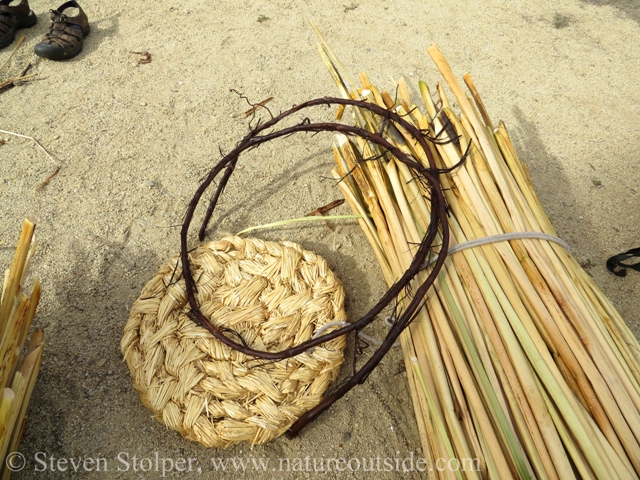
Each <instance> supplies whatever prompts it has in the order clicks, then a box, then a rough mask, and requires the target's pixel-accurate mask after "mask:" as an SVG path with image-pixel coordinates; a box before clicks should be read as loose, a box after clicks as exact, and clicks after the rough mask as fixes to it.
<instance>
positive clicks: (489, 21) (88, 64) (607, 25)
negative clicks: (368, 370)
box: [0, 0, 640, 479]
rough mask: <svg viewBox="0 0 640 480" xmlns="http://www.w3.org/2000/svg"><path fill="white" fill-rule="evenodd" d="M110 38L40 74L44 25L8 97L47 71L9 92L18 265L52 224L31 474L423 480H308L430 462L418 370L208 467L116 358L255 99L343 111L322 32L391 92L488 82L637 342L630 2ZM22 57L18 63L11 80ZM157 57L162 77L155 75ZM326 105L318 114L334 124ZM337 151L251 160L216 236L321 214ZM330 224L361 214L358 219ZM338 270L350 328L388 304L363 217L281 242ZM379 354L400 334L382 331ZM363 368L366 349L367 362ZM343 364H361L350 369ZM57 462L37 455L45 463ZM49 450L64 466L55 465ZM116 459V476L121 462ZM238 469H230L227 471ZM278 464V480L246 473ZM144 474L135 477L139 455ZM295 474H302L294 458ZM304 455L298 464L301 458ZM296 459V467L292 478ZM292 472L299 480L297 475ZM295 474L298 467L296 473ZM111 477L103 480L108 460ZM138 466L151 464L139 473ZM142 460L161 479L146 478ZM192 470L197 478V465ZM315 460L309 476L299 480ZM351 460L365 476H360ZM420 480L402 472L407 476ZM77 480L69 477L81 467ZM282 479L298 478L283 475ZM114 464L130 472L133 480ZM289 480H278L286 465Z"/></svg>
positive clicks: (364, 9)
mask: <svg viewBox="0 0 640 480" xmlns="http://www.w3.org/2000/svg"><path fill="white" fill-rule="evenodd" d="M82 5H83V7H84V8H85V10H86V12H87V14H88V15H89V19H90V22H91V26H92V33H91V35H90V36H89V37H88V38H87V40H86V44H85V48H84V51H83V53H82V54H81V55H79V56H78V57H77V58H75V59H72V60H70V61H67V62H63V63H55V62H51V61H46V60H41V59H38V58H37V57H35V56H34V55H33V53H32V52H33V47H34V45H35V44H36V43H37V42H38V40H39V38H40V36H41V35H42V34H43V33H44V32H45V31H46V29H47V27H48V23H49V19H48V14H47V12H48V10H49V9H50V8H55V7H56V6H57V5H54V4H51V3H49V2H44V1H43V0H32V2H31V8H32V9H33V10H34V11H35V12H36V14H37V15H38V20H39V23H38V24H37V25H36V26H35V27H33V28H31V29H27V30H23V31H22V33H23V34H25V35H26V36H27V40H26V42H25V44H24V45H23V46H22V47H21V48H20V49H19V51H18V53H17V55H16V56H15V57H14V59H12V60H11V62H10V63H9V65H8V66H7V67H6V68H5V69H4V70H3V71H2V72H0V80H2V79H5V78H9V77H12V76H15V75H17V74H18V73H19V72H20V71H21V70H22V69H23V68H24V67H25V66H26V65H27V64H28V63H29V62H34V66H33V68H32V70H31V71H32V72H36V73H38V77H37V80H35V81H32V82H30V83H26V84H24V85H22V86H18V87H15V88H13V89H11V90H9V91H6V92H4V93H1V94H0V129H2V130H9V131H12V132H17V133H20V134H23V135H29V136H34V137H36V138H37V139H38V140H39V141H40V142H42V144H43V145H44V146H45V147H46V148H47V149H48V150H49V151H50V152H51V153H52V154H53V156H54V157H55V159H56V161H58V162H60V164H61V165H62V168H61V171H60V173H59V175H58V176H57V177H55V178H54V179H53V180H52V181H51V182H50V184H49V185H48V186H46V187H45V188H43V189H42V190H40V191H36V188H37V187H38V185H40V184H41V182H42V181H43V180H45V179H46V178H47V177H48V176H49V175H50V174H52V173H53V172H54V170H55V168H56V166H55V164H54V163H53V162H52V161H51V160H49V159H48V158H47V157H46V156H45V155H44V153H43V152H42V151H41V150H39V149H38V148H37V147H36V146H35V145H34V143H33V142H31V141H30V140H27V139H23V138H17V137H14V136H11V135H6V134H0V139H1V140H5V141H6V143H5V144H4V145H2V146H0V182H1V183H0V225H1V228H0V265H2V268H5V267H6V266H7V265H8V264H9V262H10V259H11V256H12V254H13V249H14V245H15V242H16V240H17V237H18V233H19V229H20V225H21V222H22V219H23V218H24V217H31V218H34V219H36V220H37V222H38V227H37V238H38V242H39V250H38V253H37V255H36V257H35V259H34V262H33V266H32V276H34V277H35V276H37V277H39V278H40V279H41V280H42V285H43V292H44V294H43V297H42V301H41V304H40V307H39V310H38V315H37V318H36V320H35V326H37V327H42V328H44V329H45V332H46V337H45V338H46V343H47V346H46V350H45V356H44V364H43V367H42V371H41V374H40V378H39V381H38V383H37V385H36V389H35V391H34V395H33V399H32V402H31V406H30V411H29V421H28V425H27V428H26V431H25V434H24V438H23V441H22V444H21V447H20V451H21V452H22V453H23V454H24V455H25V456H26V458H27V466H26V468H25V470H24V471H23V472H21V473H20V474H15V478H24V479H27V478H29V479H31V478H34V479H35V478H38V479H39V478H96V479H97V478H158V477H160V476H161V475H162V472H161V471H160V472H158V471H155V464H154V465H153V470H152V471H151V472H147V473H145V472H142V471H138V472H134V464H133V457H134V456H137V458H138V459H139V460H140V459H143V458H149V459H152V460H153V461H154V462H155V456H156V454H157V455H158V458H160V459H162V458H170V459H173V460H174V461H178V459H179V458H185V459H189V458H194V459H196V460H195V461H194V462H195V463H194V462H192V463H191V466H192V471H190V472H189V471H186V472H178V471H176V470H177V466H178V463H176V464H175V466H174V469H173V471H169V472H167V473H166V476H167V478H174V477H175V478H182V477H185V476H186V477H187V478H191V477H194V478H195V477H196V476H198V473H199V472H200V473H201V476H202V477H204V478H249V479H252V478H256V479H257V478H286V479H288V478H291V479H293V478H419V477H420V475H419V474H418V473H416V472H395V471H392V472H377V473H375V474H374V475H373V476H371V475H372V474H371V473H365V472H363V471H361V470H360V471H357V472H351V471H348V470H347V471H344V472H336V471H331V472H326V473H324V474H318V473H314V472H313V471H306V470H307V467H306V465H305V464H304V460H305V459H306V458H307V457H309V458H310V459H314V458H315V459H322V458H324V459H327V458H332V457H333V458H344V459H347V460H348V459H351V458H362V457H366V458H374V459H375V458H376V457H380V458H392V459H394V460H393V461H394V462H395V459H396V458H397V459H399V460H400V461H402V460H403V459H405V458H410V456H411V455H413V456H414V457H415V458H417V457H419V456H420V454H421V449H420V441H419V437H418V433H417V429H416V426H415V422H414V418H413V409H412V406H411V400H410V397H409V393H408V391H407V383H406V374H405V372H404V366H403V362H402V356H401V353H400V352H399V351H398V350H396V351H393V352H391V353H390V354H389V356H388V357H387V358H385V360H384V362H383V364H382V365H381V367H380V368H378V369H377V370H376V371H375V372H374V373H373V374H372V375H371V376H370V377H369V379H368V380H367V382H366V383H365V384H364V385H362V386H360V387H359V388H356V389H355V390H353V391H352V392H351V393H350V394H349V395H347V396H346V397H345V398H344V399H342V400H341V401H339V402H338V403H337V404H335V405H334V406H333V407H332V408H331V409H330V411H328V412H327V413H325V414H324V415H322V416H321V417H320V418H319V419H318V420H317V421H316V422H315V423H314V424H312V425H311V426H309V427H308V428H307V429H306V430H304V431H303V432H302V434H301V436H300V437H299V438H296V439H294V440H288V439H286V438H280V439H278V440H276V441H274V442H272V443H271V444H268V445H265V446H256V447H254V448H253V449H252V450H251V449H250V448H249V446H248V445H239V446H237V447H233V448H230V449H228V450H225V451H221V450H210V449H206V448H203V447H201V446H199V445H197V444H193V443H190V442H188V441H186V440H184V439H182V438H181V437H180V436H179V435H178V434H176V433H174V432H172V431H169V430H166V429H165V428H164V426H162V425H160V424H159V423H158V422H157V421H156V420H154V419H153V418H152V417H151V415H150V413H149V411H148V410H147V409H146V408H145V407H144V406H143V405H142V404H141V402H140V399H139V397H138V394H137V393H136V391H135V390H134V389H133V387H132V385H131V381H130V377H129V372H128V370H127V368H126V365H125V364H124V363H123V362H122V356H121V354H120V350H119V341H120V338H121V335H122V329H123V326H124V324H125V322H126V320H127V315H128V309H129V307H130V306H131V304H132V302H133V301H134V300H135V298H136V297H137V295H138V293H139V292H140V290H141V288H142V286H143V285H144V284H145V283H146V281H147V280H149V279H150V278H151V277H152V275H153V273H154V272H155V270H156V269H157V268H158V267H159V266H160V265H161V264H162V263H163V262H164V261H165V259H167V258H168V257H169V256H170V255H172V254H174V253H176V252H177V251H178V247H179V236H178V229H177V228H176V225H178V224H179V223H180V222H181V220H182V216H183V214H184V211H185V208H186V205H187V203H188V201H189V199H190V198H191V196H192V194H193V192H194V191H195V189H196V187H197V185H198V184H199V180H200V179H201V178H202V176H203V175H204V174H205V173H206V172H207V171H208V170H209V169H210V168H211V167H212V166H213V165H214V164H215V163H216V162H217V160H218V159H219V158H220V153H219V150H220V149H222V151H229V149H231V148H232V147H233V146H234V145H235V143H236V142H237V141H239V140H240V139H241V138H242V136H243V135H244V134H245V133H246V132H247V129H248V121H247V119H245V118H244V117H243V115H242V113H243V112H244V111H245V110H246V109H247V108H248V107H247V105H246V103H245V101H244V100H242V99H240V98H239V97H238V95H236V94H235V93H232V92H230V90H231V89H235V90H237V91H239V92H243V93H244V94H246V95H247V96H248V97H249V98H250V99H251V100H253V101H254V102H258V101H261V100H263V99H265V98H267V97H274V100H273V101H272V102H271V103H270V104H269V107H270V108H272V110H274V111H276V112H277V111H280V110H284V109H286V108H288V107H290V106H291V105H293V104H297V103H300V102H303V101H305V100H308V99H311V98H315V97H320V96H327V95H328V96H331V95H336V94H337V92H336V90H335V87H334V84H333V82H332V80H331V78H330V76H329V75H328V73H327V72H326V70H325V67H324V65H323V63H322V61H321V60H320V58H319V56H318V54H317V50H316V39H315V36H314V33H313V31H312V29H311V28H310V27H309V24H308V23H307V19H312V20H313V21H314V22H315V23H316V24H317V25H318V27H319V28H320V29H321V30H322V31H323V32H324V33H325V36H326V38H327V39H328V41H329V42H330V43H331V45H332V46H333V48H334V51H335V52H336V54H337V55H338V56H339V58H340V59H341V60H342V61H343V63H344V65H345V66H346V67H347V68H348V69H350V71H351V73H353V74H354V75H355V74H357V73H358V72H359V71H360V70H365V71H367V72H368V73H369V75H370V77H371V79H372V81H373V82H374V83H376V84H377V85H379V86H381V87H382V86H384V87H387V88H392V84H391V79H392V78H395V79H397V78H399V77H400V76H404V77H405V78H406V79H407V81H408V82H409V84H410V85H411V88H412V94H413V95H414V96H415V97H416V98H419V97H418V91H417V80H418V79H424V80H426V81H427V82H428V83H429V84H430V85H431V86H434V85H435V83H436V82H437V81H439V80H440V79H439V76H438V74H437V71H436V69H435V67H434V66H433V65H432V63H431V61H430V59H429V57H428V55H427V53H426V48H427V46H428V45H429V44H430V43H431V42H432V41H435V42H436V43H437V44H438V45H439V46H440V48H441V50H442V51H443V52H444V53H445V55H446V56H447V58H448V60H449V62H450V63H451V65H452V67H453V69H454V72H455V73H456V74H458V75H462V74H463V73H464V72H466V71H468V72H470V73H471V74H472V75H473V78H474V80H475V82H476V85H477V87H478V89H479V90H480V93H481V95H482V96H483V99H484V103H485V105H486V106H487V108H488V111H489V113H490V115H491V116H492V118H493V119H494V120H499V119H502V120H504V121H505V122H506V124H507V127H508V128H509V129H510V131H511V133H512V136H513V137H514V141H515V144H516V148H517V150H518V153H519V155H520V156H521V158H522V160H524V161H525V162H527V164H528V165H529V168H530V170H531V174H532V177H533V182H534V185H535V186H536V189H537V191H538V194H539V196H540V198H541V200H542V203H543V205H544V207H545V209H546V211H547V212H548V214H549V216H550V218H551V220H552V222H553V224H554V225H555V227H556V228H557V230H558V233H559V235H560V236H561V237H562V238H564V239H565V240H566V241H567V242H568V243H569V244H570V245H571V248H572V251H573V254H574V256H575V257H576V258H577V259H578V260H579V261H580V262H581V263H583V264H584V266H585V268H587V269H588V272H589V273H590V274H591V275H592V276H593V277H594V279H595V281H596V282H597V283H598V284H599V285H600V286H601V288H602V289H603V290H604V291H605V293H606V294H607V295H608V296H609V298H611V300H612V301H613V303H614V304H615V305H616V307H617V308H618V309H619V311H620V312H621V314H622V316H623V318H625V320H626V321H627V322H628V324H629V326H630V327H631V328H632V330H633V331H634V332H635V334H636V335H638V334H639V333H640V323H639V318H638V314H637V311H638V291H639V287H640V280H639V279H640V274H638V273H636V272H631V274H630V275H629V276H628V277H627V278H625V279H620V278H617V277H614V276H613V275H611V274H609V273H608V272H607V271H606V269H605V267H604V263H605V260H606V258H607V257H608V256H610V255H612V254H616V253H619V252H620V251H623V250H626V249H628V248H632V247H637V246H640V236H639V235H638V230H639V229H638V225H639V224H640V214H639V213H638V212H639V210H638V200H639V197H640V193H639V190H640V173H639V172H640V169H639V168H638V165H639V162H638V160H639V154H638V152H640V116H639V115H638V113H639V106H640V89H639V88H638V78H640V49H639V48H637V47H638V45H640V25H639V22H640V9H639V8H638V7H637V6H636V4H635V2H632V1H631V0H620V1H618V2H606V1H595V0H591V1H581V0H568V1H566V2H525V1H510V2H506V1H499V0H484V1H482V2H479V1H458V2H450V1H444V0H439V1H438V0H429V1H417V0H414V1H409V0H407V1H396V0H355V1H354V2H353V3H351V2H350V3H345V2H344V0H343V1H342V2H332V1H329V0H321V1H318V2H309V4H303V2H291V1H284V0H277V1H271V2H267V1H264V0H258V1H254V2H248V1H242V2H232V1H228V0H222V1H217V2H207V1H204V0H194V1H192V2H188V3H186V4H179V3H175V2H168V1H165V0H159V1H157V2H136V1H133V0H124V1H118V2H116V1H112V0H105V1H102V2H86V3H83V4H82ZM10 50H11V47H9V48H6V49H4V50H2V52H0V64H2V63H3V62H4V61H5V60H6V59H7V57H8V55H9V52H10ZM131 52H149V53H150V54H151V56H152V61H151V63H148V64H139V63H138V59H139V58H140V57H139V56H138V55H135V54H132V53H131ZM331 116H332V115H331V112H330V111H328V110H327V109H319V110H318V111H317V116H316V117H314V118H317V119H320V118H326V119H329V118H331ZM330 149H331V138H330V136H329V135H318V136H314V137H311V136H306V137H305V136H300V137H294V138H291V139H288V140H285V141H280V142H278V143H277V144H273V145H267V146H264V147H262V148H260V149H259V150H256V151H255V152H252V153H251V154H250V155H247V156H246V157H244V158H243V159H242V160H241V162H240V165H241V167H242V168H243V169H242V170H241V171H239V173H238V174H237V175H236V176H235V177H234V178H233V179H232V181H231V183H230V184H229V187H228V189H227V191H226V192H225V195H224V197H223V199H222V202H221V205H220V209H219V210H218V211H217V215H216V216H215V218H214V221H213V222H212V224H211V226H210V229H209V232H208V233H209V238H216V237H218V236H220V235H221V234H222V233H225V232H237V231H239V230H241V229H243V228H245V227H248V226H251V225H256V224H262V223H267V222H271V221H276V220H282V219H287V218H293V217H297V216H301V215H304V214H305V213H308V212H309V211H312V210H314V209H316V208H318V207H319V206H321V205H325V204H327V203H329V202H331V201H332V200H335V199H337V198H341V196H340V193H339V190H338V188H337V186H336V185H335V183H334V182H333V181H332V180H329V179H328V178H327V177H328V176H329V171H330V168H331V165H332V157H331V150H330ZM336 213H350V212H348V209H347V208H346V207H344V206H343V207H341V208H340V209H338V210H336ZM260 236H261V237H262V238H266V239H276V240H278V239H283V238H286V239H289V240H293V241H296V242H299V243H301V244H302V245H303V246H304V247H305V248H307V249H311V250H314V251H316V252H317V253H319V254H321V255H323V256H324V257H325V258H326V259H327V260H328V261H329V263H330V265H331V266H332V268H333V269H334V271H335V272H336V273H337V274H338V275H339V277H340V278H341V279H342V280H343V282H344V285H345V289H346V293H347V307H348V313H349V315H350V317H351V318H354V319H355V318H357V317H358V316H359V315H362V314H363V313H364V312H366V311H367V309H368V308H369V307H371V306H372V305H373V304H374V302H375V301H376V300H377V299H378V298H379V297H380V295H381V294H382V293H383V292H384V289H385V286H384V283H383V280H382V275H381V273H380V272H379V269H378V266H377V263H376V261H375V257H374V255H373V253H372V252H371V251H370V249H369V246H368V244H367V243H366V240H365V238H364V236H363V235H362V234H361V232H360V230H359V227H358V226H357V225H356V224H355V223H354V222H349V221H348V222H342V223H333V224H332V229H331V230H330V229H328V228H327V227H326V226H325V225H323V224H321V223H317V224H314V225H305V226H300V225H297V226H293V227H288V228H279V229H274V230H270V231H265V232H263V233H261V234H260ZM372 331H373V332H374V333H377V334H378V335H380V336H381V335H382V334H383V332H384V327H383V326H376V327H375V328H373V329H372ZM350 354H351V352H348V355H350ZM345 368H351V361H349V362H347V365H346V366H345ZM38 452H40V453H38ZM36 455H39V457H37V458H40V459H41V460H44V461H46V462H47V463H46V465H47V466H46V470H45V471H38V470H42V469H44V467H43V464H42V463H40V462H38V461H37V459H36ZM119 455H121V456H120V459H119V458H118V456H119ZM52 457H53V458H54V464H53V466H54V468H56V469H57V470H59V468H58V467H59V466H60V465H59V464H57V463H56V462H57V459H59V458H62V459H70V458H72V457H73V458H74V459H76V461H77V460H78V459H79V458H83V459H86V458H93V459H96V458H104V459H106V460H107V462H108V463H107V468H108V470H109V471H108V472H104V471H103V472H88V471H85V470H83V467H80V471H78V472H75V473H70V471H69V470H73V466H72V465H71V463H68V464H67V466H66V468H67V469H68V471H67V472H60V471H55V472H53V471H52V467H51V465H52V464H51V463H50V460H51V458H52ZM232 458H235V459H236V460H237V461H238V464H237V465H236V467H237V468H238V471H236V468H235V467H234V466H233V465H232V464H231V463H229V464H228V465H227V469H226V471H225V472H224V473H222V472H218V473H216V472H215V466H214V465H213V464H212V463H211V459H217V460H220V459H223V460H225V459H229V460H231V459H232ZM251 458H255V459H266V460H268V462H270V463H269V464H268V466H267V467H266V472H262V471H260V470H261V469H260V468H255V467H254V465H253V464H252V463H250V464H249V465H247V466H246V471H242V470H243V468H242V464H240V462H239V460H238V459H244V461H246V460H247V459H249V460H250V459H251ZM127 459H128V463H125V462H124V460H127ZM279 459H284V460H282V461H281V460H279ZM296 459H298V460H296ZM281 462H282V463H281ZM287 462H289V464H290V468H289V469H287ZM296 462H297V463H296ZM101 465H102V464H101ZM138 465H140V464H138ZM145 465H146V464H145ZM179 465H180V466H182V465H183V464H179ZM295 465H298V466H299V467H300V468H299V470H300V469H301V470H302V471H293V470H294V469H295ZM354 465H355V463H354ZM407 465H408V464H407ZM63 466H64V464H63ZM281 466H282V467H283V468H282V469H281V468H280V467H281ZM118 469H120V471H118ZM274 469H275V470H274Z"/></svg>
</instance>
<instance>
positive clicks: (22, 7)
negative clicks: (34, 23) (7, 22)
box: [0, 0, 31, 17]
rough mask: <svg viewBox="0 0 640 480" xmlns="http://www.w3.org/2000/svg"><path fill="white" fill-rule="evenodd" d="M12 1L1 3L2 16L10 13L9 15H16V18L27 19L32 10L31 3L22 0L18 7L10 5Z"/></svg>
mask: <svg viewBox="0 0 640 480" xmlns="http://www.w3.org/2000/svg"><path fill="white" fill-rule="evenodd" d="M9 3H11V0H8V1H7V0H3V1H0V14H1V13H8V14H9V15H15V16H16V17H27V16H29V12H30V11H31V9H30V8H29V2H27V1H26V0H22V2H20V3H19V4H18V5H9Z"/></svg>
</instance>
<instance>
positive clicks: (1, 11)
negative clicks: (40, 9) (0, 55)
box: [0, 0, 37, 48]
mask: <svg viewBox="0 0 640 480" xmlns="http://www.w3.org/2000/svg"><path fill="white" fill-rule="evenodd" d="M11 2H13V0H0V48H4V47H6V46H7V45H11V43H13V40H14V39H15V38H16V32H17V31H18V30H19V29H21V28H28V27H33V26H34V25H35V24H36V21H37V19H36V15H35V13H33V10H31V9H30V8H29V2H28V0H22V1H21V2H20V3H19V4H18V5H14V6H10V5H9V4H10V3H11Z"/></svg>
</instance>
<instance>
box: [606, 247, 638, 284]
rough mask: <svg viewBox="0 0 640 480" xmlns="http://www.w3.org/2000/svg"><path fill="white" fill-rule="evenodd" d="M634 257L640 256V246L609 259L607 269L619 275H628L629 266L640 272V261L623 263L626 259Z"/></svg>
mask: <svg viewBox="0 0 640 480" xmlns="http://www.w3.org/2000/svg"><path fill="white" fill-rule="evenodd" d="M634 257H638V258H640V248H632V249H631V250H627V251H626V252H624V253H620V254H619V255H614V256H613V257H611V258H610V259H609V260H607V270H609V271H610V272H611V273H613V274H614V275H617V276H619V277H626V276H627V268H630V269H632V270H635V271H636V272H640V261H639V262H636V263H631V264H629V263H623V262H624V261H625V260H629V259H630V258H634Z"/></svg>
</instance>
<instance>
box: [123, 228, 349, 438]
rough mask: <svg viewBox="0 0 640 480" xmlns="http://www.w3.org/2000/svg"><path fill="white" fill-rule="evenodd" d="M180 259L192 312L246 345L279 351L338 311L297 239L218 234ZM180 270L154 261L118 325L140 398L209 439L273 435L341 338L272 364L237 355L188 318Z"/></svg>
mask: <svg viewBox="0 0 640 480" xmlns="http://www.w3.org/2000/svg"><path fill="white" fill-rule="evenodd" d="M190 262H191V269H192V275H193V278H194V280H195V282H196V287H197V292H196V299H197V301H198V305H199V306H200V310H201V311H202V313H203V314H204V315H206V316H207V318H209V320H210V322H211V323H212V324H213V325H214V326H215V327H216V328H219V329H220V330H221V331H223V332H229V333H228V334H227V335H228V336H229V338H231V339H233V340H235V341H239V337H238V335H240V336H241V337H242V341H243V342H244V343H245V344H246V345H247V346H248V347H251V348H253V349H258V350H266V351H269V352H277V351H281V350H284V349H287V348H290V347H292V346H295V345H299V344H300V343H302V342H304V341H306V340H309V339H311V338H312V337H313V335H314V334H315V333H316V332H317V331H318V330H319V329H320V328H321V327H322V326H323V325H325V324H327V323H330V322H343V321H345V320H346V314H345V312H344V308H343V305H344V290H343V288H342V284H341V283H340V281H339V280H338V279H337V278H336V277H335V276H334V275H333V273H332V272H331V270H329V268H328V266H327V262H326V261H325V260H324V259H323V258H321V257H319V256H318V255H316V254H314V253H312V252H309V251H306V250H303V249H302V248H301V247H300V246H299V245H297V244H295V243H292V242H287V241H284V242H281V243H275V242H267V241H262V240H258V239H254V238H240V237H232V236H228V237H224V238H223V239H222V240H219V241H215V242H210V243H205V244H203V245H201V246H200V247H198V248H197V249H195V250H194V251H192V252H191V253H190ZM176 264H177V267H176ZM180 271H181V270H180V264H179V259H178V258H177V257H174V258H173V259H172V260H170V261H169V262H167V263H165V264H164V265H163V266H162V267H161V268H160V270H158V272H157V274H156V276H155V277H154V278H153V279H152V280H151V281H150V282H149V283H147V285H146V286H145V287H144V289H143V290H142V293H141V295H140V297H139V298H138V299H137V300H136V301H135V303H134V304H133V306H132V308H131V314H130V317H129V321H128V322H127V325H126V326H125V329H124V337H123V338H122V341H121V344H120V346H121V349H122V353H123V355H124V358H125V360H126V362H127V365H128V366H129V370H130V372H131V376H132V377H133V384H134V387H135V388H136V389H137V390H138V391H139V392H140V397H141V399H142V402H143V403H144V404H145V405H146V406H147V407H148V408H149V409H150V410H151V411H152V412H153V413H154V415H155V417H156V418H157V419H158V420H159V421H160V422H162V423H164V424H165V425H167V426H168V427H170V428H172V429H174V430H176V431H178V432H180V434H181V435H182V436H184V437H185V438H188V439H190V440H195V441H197V442H200V443H202V444H204V445H206V446H209V447H223V448H226V447H228V446H230V445H233V444H235V443H238V442H242V441H249V442H252V444H255V443H265V442H268V441H269V440H272V439H273V438H275V437H277V436H279V435H281V434H282V433H283V432H285V431H286V430H287V429H288V428H289V427H290V426H291V425H292V424H293V423H294V422H295V421H296V420H297V419H298V417H300V415H302V414H303V413H304V412H305V411H307V410H309V409H310V408H312V407H314V406H315V405H317V404H318V403H319V402H320V400H321V398H322V394H323V393H324V391H325V390H326V389H327V387H328V386H329V385H330V384H331V383H332V382H333V381H334V380H335V379H336V377H337V375H338V371H339V368H340V364H341V363H342V359H343V350H344V348H345V346H346V340H345V337H344V336H342V337H338V338H336V339H333V340H331V341H328V342H325V343H323V344H321V345H320V346H317V347H315V348H313V349H310V350H308V351H306V352H304V353H302V354H300V355H297V356H295V357H293V358H288V359H284V360H280V361H276V362H269V361H263V360H260V359H257V358H254V357H249V356H246V355H244V354H242V353H240V352H238V351H236V350H233V349H232V348H230V347H228V346H226V345H224V344H223V343H222V342H220V341H218V340H216V339H215V338H214V337H213V336H212V335H211V334H210V333H209V332H208V331H207V330H205V329H204V328H202V327H199V326H198V325H196V324H195V323H194V322H193V321H192V320H191V319H190V318H189V317H188V316H187V310H188V304H187V298H186V294H185V286H184V279H182V276H181V274H180ZM336 328H338V326H331V327H328V328H327V329H326V330H324V331H323V332H322V333H329V331H331V330H334V329H336ZM231 330H232V331H233V332H237V334H236V333H232V332H231Z"/></svg>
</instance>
